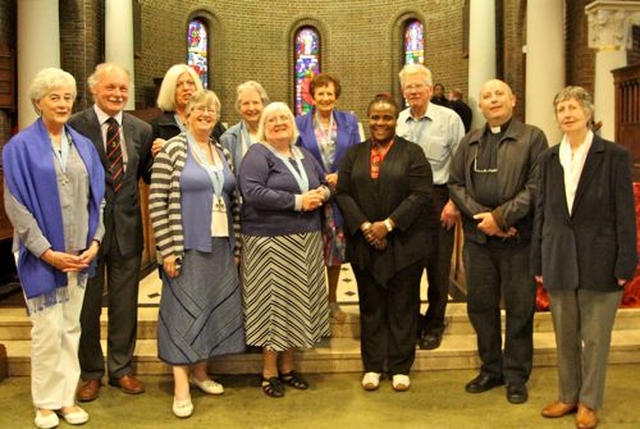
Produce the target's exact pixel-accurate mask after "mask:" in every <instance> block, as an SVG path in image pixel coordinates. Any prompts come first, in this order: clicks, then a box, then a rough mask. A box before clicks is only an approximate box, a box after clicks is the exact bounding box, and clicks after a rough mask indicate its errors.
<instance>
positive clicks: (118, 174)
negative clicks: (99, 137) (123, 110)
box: [106, 118, 124, 194]
mask: <svg viewBox="0 0 640 429" xmlns="http://www.w3.org/2000/svg"><path fill="white" fill-rule="evenodd" d="M106 122H107V159H108V160H109V170H110V171H111V176H112V177H113V182H112V183H113V190H114V192H115V193H116V194H117V193H118V192H120V188H122V181H123V179H124V162H123V160H122V148H121V147H120V126H119V125H118V121H116V120H115V119H114V118H109V119H107V121H106Z"/></svg>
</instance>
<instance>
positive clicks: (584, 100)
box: [553, 86, 594, 119]
mask: <svg viewBox="0 0 640 429" xmlns="http://www.w3.org/2000/svg"><path fill="white" fill-rule="evenodd" d="M571 99H574V100H576V101H577V102H578V103H579V104H580V106H582V108H583V109H584V110H586V111H587V112H588V113H589V116H591V118H592V119H593V111H594V107H593V99H592V98H591V94H589V92H588V91H587V90H586V89H584V88H583V87H581V86H567V87H565V88H562V89H561V90H560V92H558V93H557V94H556V96H555V97H553V110H554V112H555V110H556V108H557V107H558V104H559V103H561V102H563V101H567V100H571Z"/></svg>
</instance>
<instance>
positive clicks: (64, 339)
mask: <svg viewBox="0 0 640 429" xmlns="http://www.w3.org/2000/svg"><path fill="white" fill-rule="evenodd" d="M83 282H84V283H86V277H85V279H84V280H83ZM84 286H85V285H82V287H79V286H78V273H68V289H69V301H67V302H64V303H61V304H56V305H53V306H51V307H49V308H45V309H44V310H41V311H38V312H35V313H33V314H32V315H31V323H32V328H31V395H32V397H33V405H34V406H35V407H36V408H39V409H45V410H58V409H60V408H62V407H69V406H72V405H74V404H75V394H76V388H77V387H78V380H79V379H80V362H79V361H78V344H79V343H80V311H81V310H82V300H83V298H84V291H85V287H84Z"/></svg>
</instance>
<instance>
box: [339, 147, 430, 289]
mask: <svg viewBox="0 0 640 429" xmlns="http://www.w3.org/2000/svg"><path fill="white" fill-rule="evenodd" d="M370 156H371V142H370V141H369V140H367V141H365V142H363V143H361V144H358V145H355V146H353V147H351V148H350V149H349V150H348V151H347V153H346V155H345V156H344V159H343V160H342V163H341V164H340V170H339V172H338V190H337V194H336V199H337V201H338V205H339V206H340V210H341V211H342V215H343V216H344V219H345V234H346V236H347V260H348V261H349V262H351V263H353V264H355V265H357V266H358V267H359V268H360V269H366V270H371V272H372V274H373V276H374V277H375V278H376V279H377V280H378V281H379V282H380V283H381V284H385V283H386V282H387V280H389V279H390V278H391V277H392V276H393V275H394V273H396V272H398V271H400V270H402V269H404V268H406V267H408V266H409V265H412V264H414V263H416V262H418V261H420V260H422V259H423V258H424V257H425V256H426V252H427V249H428V248H429V236H430V234H429V229H428V228H429V223H428V222H425V221H424V219H425V216H426V213H427V211H428V210H429V209H430V206H431V204H430V201H431V194H432V192H433V174H432V172H431V165H430V164H429V161H427V158H426V157H425V155H424V151H423V150H422V149H421V148H420V146H418V145H417V144H415V143H411V142H409V141H408V140H405V139H403V138H402V137H398V136H396V137H395V143H394V144H393V146H392V147H391V149H389V151H388V152H387V154H386V156H385V158H384V161H383V162H382V164H381V166H380V175H379V177H378V179H372V178H371V167H370ZM387 217H391V218H392V219H393V221H394V223H395V224H396V228H395V229H394V230H393V231H392V232H391V233H390V234H389V235H387V247H386V249H384V250H382V251H379V250H375V249H374V247H373V246H371V245H370V244H369V243H368V242H367V241H366V239H365V238H364V235H363V234H362V232H361V230H360V226H361V225H362V224H363V223H364V222H365V221H369V222H377V221H381V220H384V219H386V218H387Z"/></svg>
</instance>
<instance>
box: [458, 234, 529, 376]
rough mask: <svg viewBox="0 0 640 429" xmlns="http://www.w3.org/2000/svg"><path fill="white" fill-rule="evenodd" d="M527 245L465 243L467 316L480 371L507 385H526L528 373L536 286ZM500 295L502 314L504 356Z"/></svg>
mask: <svg viewBox="0 0 640 429" xmlns="http://www.w3.org/2000/svg"><path fill="white" fill-rule="evenodd" d="M529 247H530V246H529V243H520V242H518V241H517V240H516V239H510V240H507V241H502V240H499V239H489V242H488V243H487V244H478V243H476V242H473V241H470V240H465V243H464V262H465V268H466V272H467V290H468V296H467V312H468V314H469V319H470V320H471V323H472V325H473V327H474V329H475V331H476V334H477V336H478V353H479V354H480V360H481V361H482V366H481V368H480V371H481V372H482V373H485V374H489V375H491V376H494V377H504V379H505V381H506V382H507V383H508V384H522V383H526V382H527V380H528V379H529V375H530V374H531V366H532V360H533V314H534V311H535V300H536V287H535V282H534V280H533V276H531V275H530V274H529ZM501 292H502V296H503V298H504V306H505V311H506V331H505V344H504V352H503V350H502V337H501V331H502V329H501V325H500V296H501Z"/></svg>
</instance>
